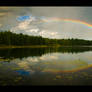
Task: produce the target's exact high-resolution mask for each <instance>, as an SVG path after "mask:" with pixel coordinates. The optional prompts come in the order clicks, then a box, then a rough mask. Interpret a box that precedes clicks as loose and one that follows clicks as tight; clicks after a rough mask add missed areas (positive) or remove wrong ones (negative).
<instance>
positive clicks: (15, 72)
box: [0, 47, 92, 86]
mask: <svg viewBox="0 0 92 92" xmlns="http://www.w3.org/2000/svg"><path fill="white" fill-rule="evenodd" d="M0 85H3V86H7V85H92V47H89V48H88V47H62V48H61V47H60V48H25V49H23V48H21V49H0Z"/></svg>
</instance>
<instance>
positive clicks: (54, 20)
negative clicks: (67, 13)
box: [43, 18, 92, 28]
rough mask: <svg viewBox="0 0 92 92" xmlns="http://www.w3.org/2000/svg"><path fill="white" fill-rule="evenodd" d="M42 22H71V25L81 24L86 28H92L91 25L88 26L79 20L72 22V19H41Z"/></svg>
mask: <svg viewBox="0 0 92 92" xmlns="http://www.w3.org/2000/svg"><path fill="white" fill-rule="evenodd" d="M43 21H44V22H61V21H64V22H72V23H78V24H83V25H85V26H87V27H91V28H92V24H89V23H87V22H84V21H81V20H73V19H63V18H47V19H43Z"/></svg>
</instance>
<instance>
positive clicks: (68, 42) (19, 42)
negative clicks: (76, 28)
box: [0, 31, 92, 46]
mask: <svg viewBox="0 0 92 92" xmlns="http://www.w3.org/2000/svg"><path fill="white" fill-rule="evenodd" d="M31 45H46V46H53V45H55V46H57V45H60V46H91V45H92V41H91V40H84V39H73V38H71V39H50V38H43V37H41V36H32V35H26V34H22V33H20V34H17V33H12V32H10V31H4V32H0V46H31Z"/></svg>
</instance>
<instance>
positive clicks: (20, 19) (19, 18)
mask: <svg viewBox="0 0 92 92" xmlns="http://www.w3.org/2000/svg"><path fill="white" fill-rule="evenodd" d="M28 19H30V16H19V17H18V18H17V20H18V21H24V20H28Z"/></svg>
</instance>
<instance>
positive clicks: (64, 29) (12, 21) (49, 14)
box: [0, 6, 92, 40]
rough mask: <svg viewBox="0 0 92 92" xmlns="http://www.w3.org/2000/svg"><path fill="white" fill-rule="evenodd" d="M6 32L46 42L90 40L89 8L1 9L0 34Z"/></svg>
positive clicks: (91, 10) (91, 23)
mask: <svg viewBox="0 0 92 92" xmlns="http://www.w3.org/2000/svg"><path fill="white" fill-rule="evenodd" d="M65 20H66V21H65ZM7 30H10V31H11V32H14V33H23V34H27V35H34V36H42V37H46V38H56V39H67V38H78V39H86V40H92V7H8V6H7V7H0V31H7Z"/></svg>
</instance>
